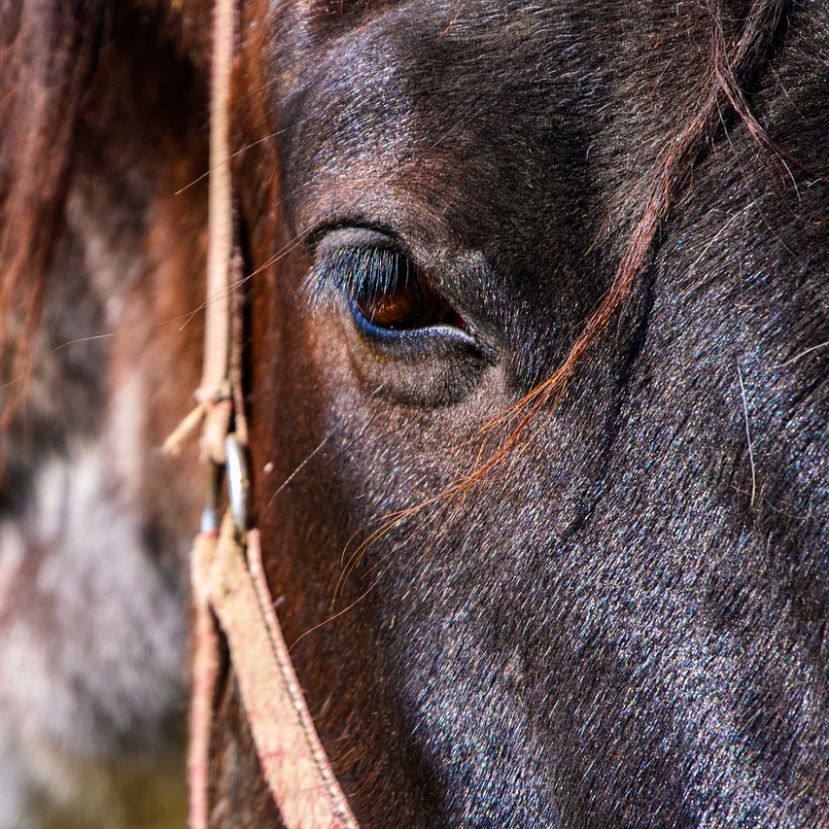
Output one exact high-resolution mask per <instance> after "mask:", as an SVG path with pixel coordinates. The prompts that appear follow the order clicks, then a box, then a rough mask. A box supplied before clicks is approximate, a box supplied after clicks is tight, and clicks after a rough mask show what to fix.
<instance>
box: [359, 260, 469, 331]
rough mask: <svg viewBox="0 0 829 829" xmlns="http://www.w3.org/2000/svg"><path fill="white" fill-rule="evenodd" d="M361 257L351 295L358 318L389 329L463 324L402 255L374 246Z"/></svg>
mask: <svg viewBox="0 0 829 829" xmlns="http://www.w3.org/2000/svg"><path fill="white" fill-rule="evenodd" d="M361 259H362V261H361V262H360V264H359V266H358V268H357V271H358V272H357V273H355V274H354V275H353V282H352V296H351V300H352V311H353V312H356V313H355V316H358V322H362V321H365V322H367V323H369V324H370V325H371V326H372V327H374V328H380V329H385V330H388V331H411V330H414V329H418V328H429V327H432V326H437V325H451V326H453V327H455V328H461V329H463V328H464V325H463V322H462V320H461V318H460V317H459V316H458V314H457V313H456V312H455V311H454V310H453V309H452V307H451V306H450V305H449V304H448V303H447V302H446V301H445V300H443V299H442V298H441V297H440V295H439V294H438V293H437V292H436V291H435V290H434V288H433V287H432V286H431V285H430V283H429V281H428V280H427V279H426V278H425V277H424V275H423V274H422V273H421V272H420V270H419V269H418V268H417V267H416V266H415V265H414V264H413V263H412V262H411V261H410V260H409V259H408V258H407V257H406V256H405V255H403V254H402V253H397V252H395V251H389V250H380V249H375V250H372V251H370V252H369V253H367V254H364V255H363V256H362V257H361ZM359 317H362V318H363V320H360V319H359Z"/></svg>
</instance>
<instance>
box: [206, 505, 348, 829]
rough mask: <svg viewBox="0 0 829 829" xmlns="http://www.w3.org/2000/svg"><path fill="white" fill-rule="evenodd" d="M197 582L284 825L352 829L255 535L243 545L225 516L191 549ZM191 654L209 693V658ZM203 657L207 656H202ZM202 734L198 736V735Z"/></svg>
mask: <svg viewBox="0 0 829 829" xmlns="http://www.w3.org/2000/svg"><path fill="white" fill-rule="evenodd" d="M193 570H194V574H196V578H197V582H198V587H199V589H200V590H203V591H204V595H203V596H202V598H203V599H204V600H206V604H207V605H209V607H210V609H211V610H212V612H213V614H215V617H216V619H217V621H218V624H219V628H220V629H221V632H222V633H223V634H224V636H225V637H226V638H227V644H228V649H229V651H230V659H231V662H232V664H233V670H234V673H235V675H236V681H237V683H238V686H239V692H240V694H241V697H242V704H243V706H244V709H245V713H246V715H247V718H248V723H249V725H250V729H251V733H252V735H253V741H254V744H255V745H256V752H257V754H258V756H259V763H260V766H261V768H262V773H263V776H264V778H265V780H266V781H267V784H268V787H269V788H270V790H271V793H272V794H273V797H274V801H275V802H276V804H277V805H278V807H279V811H280V813H281V815H282V819H283V821H284V822H285V825H286V826H288V827H290V829H357V821H356V820H355V818H354V815H353V814H352V812H351V809H350V807H349V805H348V801H347V800H346V799H345V797H344V795H343V793H342V790H341V789H340V787H339V783H338V782H337V780H336V778H335V777H334V774H333V771H332V769H331V765H330V763H329V761H328V758H327V756H326V754H325V750H324V749H323V747H322V744H321V742H320V739H319V736H318V735H317V732H316V728H315V727H314V723H313V721H312V719H311V715H310V713H309V711H308V707H307V705H306V703H305V698H304V696H303V693H302V689H301V687H300V684H299V680H298V679H297V676H296V672H295V671H294V667H293V665H292V664H291V659H290V656H289V654H288V648H287V646H286V644H285V639H284V637H283V635H282V631H281V629H280V626H279V622H278V621H277V618H276V614H275V613H274V611H273V606H272V602H271V598H270V593H269V591H268V587H267V583H266V582H265V575H264V571H263V569H262V562H261V547H260V542H259V533H258V532H257V531H256V530H251V531H250V532H249V533H248V536H247V544H246V545H243V544H242V543H240V542H239V540H238V539H237V537H236V532H235V528H234V525H233V520H232V518H231V517H230V515H229V514H228V515H226V516H225V518H224V520H223V522H222V529H221V532H220V534H219V536H218V537H216V536H208V535H201V536H199V538H198V539H197V541H196V546H195V550H194V567H193ZM201 656H202V658H199V659H197V660H196V661H197V666H198V668H199V674H198V677H197V679H198V681H200V682H204V683H205V684H204V686H203V690H206V689H207V688H208V683H209V690H210V693H211V695H212V688H213V686H212V681H213V677H215V665H216V662H215V658H214V655H213V654H210V655H209V656H208V655H207V654H202V655H201ZM204 657H207V658H204ZM201 736H202V735H200V737H201Z"/></svg>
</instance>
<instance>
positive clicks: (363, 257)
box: [305, 247, 408, 311]
mask: <svg viewBox="0 0 829 829" xmlns="http://www.w3.org/2000/svg"><path fill="white" fill-rule="evenodd" d="M401 258H402V259H404V260H405V261H406V262H408V260H407V259H405V257H404V256H403V255H402V254H401V253H398V252H397V251H393V250H390V249H388V248H379V247H362V248H342V249H340V250H337V251H334V252H333V253H332V254H329V255H328V256H327V257H326V258H325V259H324V260H323V261H322V262H321V263H320V264H319V265H318V266H317V267H316V268H314V270H313V271H312V272H311V273H310V274H309V276H308V279H307V280H306V284H305V295H306V297H307V301H308V303H309V305H310V307H311V309H312V310H313V311H318V310H321V309H322V308H323V307H324V306H326V305H328V304H329V303H330V302H332V301H333V300H335V299H336V298H337V297H338V296H342V295H345V296H361V295H362V296H366V295H377V294H381V293H383V292H384V291H390V290H392V289H393V288H394V287H395V286H396V281H395V280H396V279H397V273H396V269H395V263H396V262H397V261H398V260H399V259H401ZM369 292H371V293H370V294H369Z"/></svg>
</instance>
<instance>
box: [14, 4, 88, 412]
mask: <svg viewBox="0 0 829 829" xmlns="http://www.w3.org/2000/svg"><path fill="white" fill-rule="evenodd" d="M7 5H8V4H7ZM102 8H103V4H102V2H101V0H71V2H70V0H63V1H62V2H55V0H21V2H19V3H11V4H10V5H8V8H7V10H6V13H5V14H4V15H3V17H2V19H0V55H2V62H0V66H2V69H0V124H2V125H3V128H2V130H0V263H2V264H1V265H0V268H2V270H0V274H2V276H0V320H2V322H3V324H2V325H0V331H2V334H0V365H2V366H3V375H2V377H1V378H0V379H2V382H3V384H5V385H8V384H9V382H12V383H13V384H14V378H16V377H18V376H20V375H22V374H24V373H25V366H26V363H27V356H28V352H29V342H30V339H31V334H32V331H33V328H34V326H35V324H36V322H37V319H38V316H39V312H40V305H41V300H42V297H43V291H44V287H45V286H44V280H45V272H46V269H47V267H48V264H49V259H50V256H51V253H52V251H53V249H54V242H55V239H56V237H57V234H58V231H59V229H60V227H59V226H60V216H61V212H62V208H63V202H64V197H65V194H66V189H67V182H68V176H69V170H70V162H71V158H72V151H73V143H74V138H75V134H76V131H77V125H78V121H79V114H80V110H81V105H82V102H83V97H84V92H85V90H86V88H87V86H88V84H89V81H90V79H91V77H92V74H93V71H94V67H95V60H96V55H97V51H98V45H99V42H100V34H101V28H102V19H103V15H102ZM14 385H19V384H14ZM2 388H3V385H0V389H2ZM17 396H18V392H17V390H16V389H15V390H14V391H12V392H11V394H9V395H8V397H11V399H12V400H13V399H15V398H16V397H17ZM12 409H13V406H12V405H11V403H8V402H7V405H5V406H4V408H3V411H2V413H0V425H2V424H7V423H8V421H9V419H10V412H11V410H12Z"/></svg>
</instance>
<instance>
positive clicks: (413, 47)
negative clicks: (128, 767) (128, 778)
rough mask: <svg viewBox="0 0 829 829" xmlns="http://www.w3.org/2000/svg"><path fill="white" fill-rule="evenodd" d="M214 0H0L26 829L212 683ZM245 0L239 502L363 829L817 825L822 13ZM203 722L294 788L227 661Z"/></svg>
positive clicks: (14, 762)
mask: <svg viewBox="0 0 829 829" xmlns="http://www.w3.org/2000/svg"><path fill="white" fill-rule="evenodd" d="M211 5H212V4H211V3H209V2H207V0H182V2H174V3H170V2H168V1H167V0H131V2H126V1H125V2H119V3H106V2H103V1H102V0H75V2H68V0H66V2H56V1H55V0H19V2H14V1H13V2H12V3H11V4H7V6H9V9H8V10H7V9H5V8H4V12H3V18H2V20H0V48H2V49H3V50H4V54H5V56H6V57H7V58H8V59H7V60H5V62H4V63H3V65H2V68H0V76H2V77H0V81H2V84H3V85H2V88H0V93H2V94H1V95H0V117H2V122H0V153H2V155H0V200H2V201H0V206H2V211H3V212H2V214H0V217H1V218H2V221H3V227H2V229H0V233H2V236H0V244H2V247H1V248H0V262H2V265H3V269H4V270H3V281H2V283H0V289H1V290H2V294H0V302H2V307H3V308H4V320H5V321H6V322H7V324H6V326H5V328H4V329H3V331H2V337H3V340H4V342H3V346H4V354H7V355H10V356H8V357H7V358H5V360H6V362H5V363H4V365H3V371H4V373H5V374H4V380H11V381H12V382H11V383H10V384H9V385H7V386H5V387H4V388H3V391H2V394H4V395H5V399H4V403H5V408H4V414H3V431H2V437H0V440H2V441H3V443H2V459H3V473H4V478H3V483H2V486H0V510H1V512H0V721H2V744H0V762H2V769H3V771H4V775H3V776H4V783H3V785H4V786H5V788H6V791H7V793H8V796H5V794H4V796H3V797H2V798H0V800H2V805H0V826H2V827H3V829H5V827H7V826H8V827H11V826H24V825H27V821H28V822H30V823H31V824H32V825H38V824H37V822H36V817H35V813H34V811H33V809H32V807H31V803H30V800H31V797H32V795H33V793H36V792H38V791H39V790H41V789H43V790H46V791H47V792H49V793H51V795H52V796H58V797H60V796H63V794H66V792H62V791H61V786H65V787H66V788H71V781H67V778H66V777H65V775H66V774H69V775H70V776H71V775H72V774H73V773H74V772H73V771H71V770H72V769H77V768H78V767H79V764H80V763H83V764H92V765H94V764H96V763H100V764H102V765H104V766H106V765H109V764H111V763H112V762H114V760H115V758H121V759H122V758H132V760H134V761H136V762H139V761H140V760H141V758H142V757H143V758H147V757H155V756H157V754H158V752H159V751H161V750H162V747H163V746H164V745H165V744H166V743H167V742H168V739H167V738H168V737H169V734H170V732H171V729H170V728H169V723H170V722H171V720H173V721H174V720H175V719H176V718H179V719H180V718H181V715H182V713H183V711H182V709H183V698H184V692H183V686H184V676H185V671H184V668H183V664H184V651H185V639H186V586H185V582H186V579H185V573H186V570H187V553H188V550H189V546H190V540H191V538H192V533H193V531H194V529H195V527H196V525H197V522H198V512H199V506H200V504H199V500H200V495H201V471H200V469H199V467H198V464H197V460H196V452H195V448H192V449H190V450H189V451H188V452H187V453H186V455H185V456H184V457H183V458H182V459H181V460H180V461H177V462H174V463H173V462H171V461H170V460H168V459H165V458H163V457H162V456H161V454H160V452H159V451H158V447H159V446H160V445H161V443H162V442H163V440H164V437H165V436H166V435H167V434H168V433H169V431H170V429H172V427H173V426H174V425H175V424H176V423H177V422H178V420H179V419H180V418H181V416H182V415H183V414H184V413H185V412H186V411H187V410H188V408H189V406H190V394H191V391H192V389H193V388H195V386H196V385H197V382H198V375H199V370H200V354H201V338H202V333H203V332H202V319H201V315H200V313H194V311H198V309H199V307H200V305H201V303H202V300H203V292H204V277H203V270H204V261H205V241H206V236H205V233H206V188H205V186H204V181H203V180H202V181H197V180H198V179H199V177H200V176H201V175H202V174H203V173H204V171H205V170H206V169H207V166H208V157H207V123H208V121H209V116H210V112H209V103H208V102H209V91H208V88H207V87H208V82H209V81H208V77H209V71H208V70H209V64H210V53H211V45H210V16H211ZM238 15H239V19H238V38H237V40H238V42H237V45H236V59H235V65H234V89H233V100H234V102H233V106H232V112H231V114H232V122H233V128H234V136H233V146H234V149H235V150H236V151H237V155H236V157H235V158H234V161H233V165H232V167H233V175H234V182H235V197H236V201H237V208H238V219H239V231H240V237H241V241H242V244H243V248H244V255H245V260H246V270H247V272H248V273H249V274H252V276H251V278H250V279H248V280H245V282H244V284H242V285H240V286H239V290H240V291H241V292H243V294H244V296H245V301H246V324H247V336H246V342H245V347H246V355H245V361H246V384H247V392H248V416H249V419H250V425H251V433H252V439H251V449H252V458H251V462H252V471H253V478H254V488H253V492H254V502H255V503H254V513H255V519H256V521H257V523H258V525H259V526H260V527H261V530H262V534H263V541H264V545H263V546H264V550H265V554H266V557H267V562H266V563H267V567H268V575H269V581H270V585H271V592H272V595H273V596H274V599H275V601H276V603H277V607H278V610H279V613H280V616H281V618H282V620H283V623H284V627H285V630H286V636H287V639H288V641H289V642H293V641H294V640H297V639H299V638H300V637H302V636H303V634H306V633H307V632H308V631H311V629H313V628H315V627H316V626H317V625H319V624H320V623H321V622H326V621H327V624H324V625H322V626H321V627H319V629H316V630H313V632H312V633H311V634H310V635H308V636H305V637H304V638H302V641H301V642H299V643H298V644H297V646H296V648H295V649H294V656H295V660H296V665H297V670H298V672H299V675H300V678H301V679H302V681H303V684H304V685H305V687H306V690H307V692H308V697H309V702H310V705H311V710H312V712H313V714H314V716H315V719H316V722H317V725H318V728H319V730H320V733H321V736H322V738H323V741H324V742H325V744H326V747H327V749H328V752H329V754H330V756H331V758H332V761H333V763H334V766H335V770H336V771H337V774H338V776H339V778H340V780H341V782H342V784H343V787H344V788H345V790H346V792H347V794H348V796H349V798H350V799H351V802H352V804H353V807H354V809H355V812H356V813H357V814H358V816H359V818H360V820H361V822H362V824H363V826H365V827H372V826H377V827H381V826H391V825H400V826H406V827H434V826H453V827H454V826H480V827H489V826H492V827H496V826H498V827H501V826H515V827H530V826H532V827H537V826H551V827H554V826H566V827H618V826H631V827H647V826H676V827H697V826H700V827H703V826H704V827H749V826H751V827H754V826H775V827H792V829H794V827H804V826H829V780H827V772H826V763H825V758H826V756H829V722H828V720H829V718H827V715H826V712H827V711H829V705H827V703H829V700H827V695H829V677H828V676H827V658H828V657H829V652H828V651H827V649H828V648H829V644H828V643H827V630H829V627H828V626H827V624H826V622H827V615H828V614H829V563H827V559H826V553H827V535H826V527H827V523H828V522H827V505H828V504H829V493H828V492H827V484H826V480H827V476H826V469H827V463H828V462H829V446H827V436H826V423H827V414H828V413H827V407H828V406H829V395H828V394H827V390H829V387H828V386H827V376H829V371H827V359H829V348H824V347H823V345H824V344H825V343H826V342H827V340H829V322H827V320H829V288H828V287H827V285H828V284H829V283H827V281H826V273H827V263H829V245H827V228H829V210H827V204H829V200H827V198H826V193H825V189H824V187H825V185H824V183H823V182H822V181H821V180H820V176H819V175H818V174H817V172H816V171H818V172H820V173H824V174H825V173H826V170H827V168H829V163H827V162H828V161H829V159H827V144H826V136H827V132H828V131H829V81H827V78H829V72H827V67H829V12H828V11H827V8H826V5H825V3H822V2H816V1H815V2H802V3H797V4H795V3H783V2H761V0H756V1H755V2H748V0H734V2H730V0H729V2H725V1H724V0H723V2H717V1H716V0H711V2H708V3H703V2H679V3H676V2H670V3H661V2H659V3H654V2H652V0H647V1H646V0H641V1H640V0H630V1H629V2H623V3H608V2H603V0H586V2H580V3H573V2H564V1H563V0H545V2H518V0H516V2H502V1H501V0H479V1H478V2H475V3H461V2H454V1H453V2H449V0H417V2H380V0H377V2H370V1H369V0H345V1H343V0H336V2H335V0H313V2H310V3H309V2H305V0H302V2H265V0H261V1H260V0H246V2H241V3H239V9H238ZM755 117H756V118H757V120H755ZM760 124H762V127H761V126H760ZM192 182H195V184H192V186H189V187H188V186H187V185H190V184H191V183H192ZM646 256H647V258H645V257H646ZM634 277H635V278H634ZM609 289H610V290H611V296H616V295H618V296H617V299H619V301H615V302H614V304H613V305H612V309H611V310H613V312H614V313H613V316H612V320H613V323H612V325H610V327H609V328H607V330H605V331H604V332H603V333H601V329H602V328H603V327H605V326H606V322H607V320H605V321H604V322H601V320H599V317H597V316H596V313H594V309H595V308H596V307H597V305H598V303H600V301H601V300H602V297H604V296H606V295H607V292H608V290H609ZM614 291H615V292H616V293H615V294H614ZM622 300H624V301H623V302H622ZM602 307H605V306H602ZM606 307H609V308H610V307H611V306H609V305H608V306H606ZM591 314H592V316H591ZM588 318H589V319H591V320H592V322H593V323H594V328H595V329H596V331H598V332H599V333H600V334H601V335H600V336H599V335H598V334H597V335H596V336H591V337H589V338H588V340H590V350H589V351H587V352H586V353H585V354H584V355H583V356H581V358H580V359H579V361H578V363H574V365H576V366H577V370H576V371H575V372H574V373H572V375H568V376H567V378H566V379H567V380H569V384H568V386H567V392H566V394H565V395H564V396H558V394H556V396H555V400H553V399H552V398H551V399H550V401H549V402H550V404H551V405H545V406H543V407H538V408H537V410H536V411H534V412H533V411H532V404H533V401H536V400H539V399H543V400H544V402H545V403H546V402H548V401H547V399H546V398H539V397H536V398H532V399H531V400H530V401H529V403H528V404H526V405H525V406H524V407H523V408H520V409H517V410H516V409H511V408H510V407H514V406H515V404H516V402H517V401H519V400H521V399H522V397H524V396H525V395H526V394H527V393H531V392H532V390H533V389H536V388H538V387H539V384H540V383H543V382H544V380H545V378H548V377H550V376H555V373H556V370H557V368H558V367H560V366H562V365H567V359H568V354H572V351H571V349H572V348H573V345H574V343H578V342H581V340H580V339H579V332H580V331H581V330H582V329H583V325H584V320H585V319H588ZM602 319H604V318H602ZM607 319H610V317H608V318H607ZM35 320H37V321H39V322H38V325H37V326H36V327H35V325H34V321H35ZM597 320H599V323H596V321H597ZM596 331H594V332H593V333H594V334H595V333H596ZM102 335H105V336H102ZM23 370H25V371H24V372H23V373H24V374H25V380H24V381H20V382H18V381H16V379H15V378H16V376H17V374H18V373H20V372H21V371H23ZM553 403H554V404H555V405H553ZM527 405H528V406H529V409H528V408H527ZM504 411H513V412H515V411H517V412H518V414H517V415H515V417H513V418H512V421H511V424H510V423H507V426H510V425H511V426H515V425H516V424H521V422H522V416H523V413H524V412H527V411H530V413H531V414H532V415H533V416H532V417H531V418H528V423H527V426H526V428H524V430H523V432H522V435H521V440H520V442H516V443H515V445H514V447H513V449H514V451H511V452H509V453H507V454H506V455H505V456H504V457H503V459H501V460H500V461H499V462H498V463H497V464H496V463H493V464H492V465H488V464H487V459H488V458H489V457H491V453H492V452H493V451H494V450H495V449H497V447H498V446H499V445H502V442H503V441H504V440H505V439H507V440H508V437H507V436H508V435H509V434H510V432H509V431H507V432H504V433H502V432H501V431H500V429H499V427H498V425H497V422H496V424H495V425H494V426H491V427H490V429H489V431H486V432H484V433H483V435H484V438H483V440H484V446H483V448H482V447H481V434H482V433H481V432H480V427H481V426H482V425H484V424H485V423H487V422H490V421H492V419H493V418H494V417H495V416H497V415H499V413H502V412H504ZM507 445H509V444H507ZM482 466H483V468H485V469H486V472H487V474H485V475H481V476H480V477H479V479H478V478H476V479H475V480H474V481H470V480H468V479H465V476H467V475H468V474H469V472H470V471H472V470H475V469H481V468H482ZM465 480H466V483H465V484H464V485H463V486H461V487H459V486H457V484H458V482H459V481H461V482H464V481H465ZM447 492H448V493H449V494H448V495H447V496H446V497H436V496H439V495H441V494H446V493H447ZM417 507H420V509H415V508H417ZM409 509H411V510H412V514H411V517H410V518H409V520H403V518H404V517H407V516H408V513H406V514H405V515H401V511H406V510H409ZM389 515H396V516H397V518H398V519H399V520H395V521H388V520H387V517H388V516H389ZM375 531H378V532H375ZM375 535H376V538H375V537H374V536H375ZM369 538H371V539H372V541H373V543H372V544H370V545H368V546H364V545H362V544H361V542H362V541H365V540H367V539H369ZM343 551H345V555H344V557H343V556H342V554H343ZM344 563H345V567H346V573H347V577H345V578H343V566H344ZM335 590H336V591H337V602H336V604H335V605H334V609H333V611H332V605H331V598H332V594H334V592H335ZM345 609H347V612H344V613H341V614H339V615H337V616H336V618H331V617H332V616H333V615H334V614H335V613H336V612H337V611H340V610H345ZM226 667H227V666H226ZM172 731H173V732H175V729H172ZM213 748H214V751H213V756H214V764H213V767H212V769H211V775H212V778H213V780H214V786H213V789H212V791H211V810H212V825H214V826H215V827H222V826H227V827H231V826H233V827H239V826H250V827H254V826H256V827H258V826H270V825H274V824H275V823H276V821H277V817H276V815H275V813H274V807H273V806H272V804H271V803H270V800H269V797H268V795H267V793H266V791H265V789H264V786H263V784H262V782H261V779H260V775H259V771H258V768H257V762H256V759H255V755H254V752H253V750H252V746H251V742H250V738H249V734H248V729H247V726H246V723H245V719H244V715H243V713H242V712H241V710H240V708H239V704H238V695H237V690H236V685H235V681H234V677H233V672H232V669H231V668H227V670H226V671H225V676H224V679H223V682H222V685H221V687H220V689H219V694H218V716H217V722H216V727H215V730H214V746H213ZM15 780H16V781H17V783H16V784H15V782H14V781H15ZM66 796H67V797H68V794H66ZM3 809H5V812H4V811H3ZM107 825H113V821H112V820H111V821H110V823H109V824H107Z"/></svg>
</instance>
